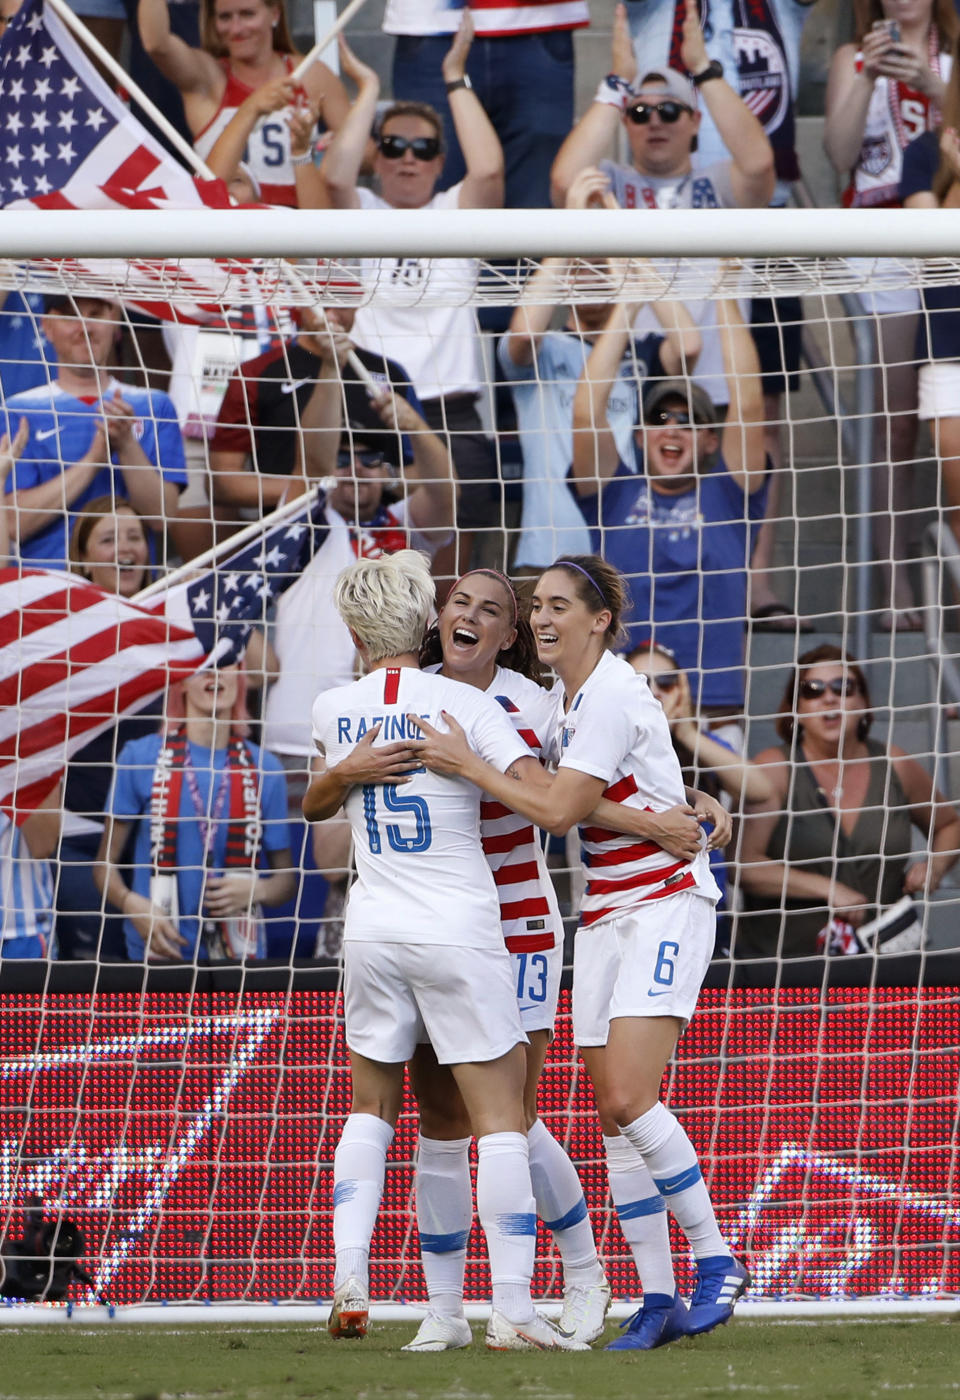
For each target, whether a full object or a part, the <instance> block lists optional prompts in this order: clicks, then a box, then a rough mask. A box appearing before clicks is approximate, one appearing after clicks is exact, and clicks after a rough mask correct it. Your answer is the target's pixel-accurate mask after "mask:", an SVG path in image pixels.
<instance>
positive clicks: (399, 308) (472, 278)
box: [352, 182, 483, 399]
mask: <svg viewBox="0 0 960 1400" xmlns="http://www.w3.org/2000/svg"><path fill="white" fill-rule="evenodd" d="M462 188H463V185H462V182H461V184H459V185H453V186H451V188H450V189H449V190H444V191H443V193H442V194H435V195H434V196H433V198H432V199H431V200H430V202H429V204H426V205H424V208H426V209H459V207H460V191H461V189H462ZM357 196H358V198H359V200H360V207H361V208H362V209H371V210H374V209H391V208H393V206H392V205H390V204H388V203H387V202H386V200H385V199H381V198H380V196H379V195H377V194H374V193H373V191H372V190H367V189H362V188H358V189H357ZM360 280H361V281H362V282H363V284H364V286H365V287H367V288H370V289H372V288H374V287H375V288H376V289H377V300H378V305H376V306H361V307H360V308H359V309H358V311H357V315H356V320H355V321H354V323H353V332H352V334H353V339H354V340H355V341H356V343H357V344H358V345H360V346H362V347H363V349H364V350H372V351H374V352H375V353H377V354H381V355H385V356H386V357H387V359H390V360H398V361H399V362H400V364H402V365H403V366H404V367H405V369H406V371H407V373H408V374H409V376H410V379H411V382H412V383H413V387H414V388H415V389H416V391H417V393H418V395H419V396H420V398H421V399H435V398H438V397H439V396H440V395H441V394H478V393H479V392H480V386H481V383H482V380H483V369H482V362H481V358H480V340H479V332H478V327H477V318H476V315H475V313H474V311H473V308H472V307H471V305H470V298H471V296H472V294H473V290H474V288H475V286H476V284H477V261H476V259H475V258H363V259H361V262H360ZM385 301H387V302H388V303H389V304H387V305H384V302H385ZM441 303H446V304H441Z"/></svg>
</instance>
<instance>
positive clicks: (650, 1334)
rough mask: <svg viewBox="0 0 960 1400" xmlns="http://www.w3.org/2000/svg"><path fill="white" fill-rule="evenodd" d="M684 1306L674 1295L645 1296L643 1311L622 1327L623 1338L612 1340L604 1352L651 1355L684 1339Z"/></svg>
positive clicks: (685, 1311) (648, 1294)
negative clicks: (649, 1352)
mask: <svg viewBox="0 0 960 1400" xmlns="http://www.w3.org/2000/svg"><path fill="white" fill-rule="evenodd" d="M687 1316H688V1314H687V1305H686V1303H685V1302H684V1301H683V1299H682V1298H681V1297H680V1294H679V1293H675V1294H674V1296H673V1297H672V1298H671V1297H670V1295H669V1294H668V1293H646V1294H644V1299H643V1307H642V1308H640V1309H639V1310H638V1311H637V1312H635V1313H634V1314H633V1316H632V1317H628V1318H627V1320H626V1322H624V1323H622V1324H621V1326H622V1328H623V1335H622V1336H620V1337H616V1338H614V1340H613V1341H612V1342H608V1343H607V1345H606V1346H605V1347H604V1351H653V1350H654V1348H655V1347H665V1346H666V1345H667V1343H668V1342H675V1341H676V1340H677V1338H678V1337H685V1336H686V1335H687Z"/></svg>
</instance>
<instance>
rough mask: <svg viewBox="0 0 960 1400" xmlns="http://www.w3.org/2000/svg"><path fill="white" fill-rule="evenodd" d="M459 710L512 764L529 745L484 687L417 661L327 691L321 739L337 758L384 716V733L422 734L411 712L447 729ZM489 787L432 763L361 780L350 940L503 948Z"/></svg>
mask: <svg viewBox="0 0 960 1400" xmlns="http://www.w3.org/2000/svg"><path fill="white" fill-rule="evenodd" d="M441 710H446V711H447V713H448V714H451V715H453V717H454V718H455V719H456V721H457V722H458V724H460V725H461V726H462V727H463V729H464V730H465V732H466V736H467V742H468V743H469V744H470V746H471V748H473V749H475V750H476V751H477V752H478V753H479V754H480V755H481V756H482V757H483V758H484V759H486V761H487V762H488V763H492V764H495V765H496V767H497V768H500V769H502V770H506V769H507V768H509V767H510V764H511V763H514V762H515V761H516V760H517V759H518V758H523V757H525V756H526V755H527V754H528V753H529V749H528V748H527V745H526V744H525V743H524V741H523V740H522V739H521V738H520V736H519V735H518V734H517V732H516V730H515V729H514V727H513V725H512V724H511V723H510V721H509V720H508V719H507V717H506V715H505V714H504V712H503V710H502V709H501V707H500V706H499V705H498V704H497V703H496V702H495V701H494V700H491V699H490V698H489V696H486V695H483V694H482V693H481V692H480V691H479V690H477V689H476V688H475V687H474V686H470V685H464V684H463V683H462V682H461V681H453V680H447V679H446V677H444V676H435V675H429V674H427V673H425V672H423V671H419V670H417V669H415V668H414V667H412V666H404V667H398V668H382V667H381V668H380V669H379V670H376V671H372V672H371V673H370V675H368V676H364V677H363V679H362V680H359V681H355V682H354V683H353V684H352V685H349V686H339V687H337V689H335V690H327V691H324V693H323V694H322V695H318V696H317V699H316V700H315V701H314V705H313V738H314V742H315V743H316V745H317V746H318V748H319V750H320V751H321V752H323V753H324V754H325V755H326V758H327V762H328V763H329V765H330V766H331V767H334V766H335V765H336V764H337V763H339V762H340V761H341V760H342V759H343V758H345V757H346V755H347V754H348V753H349V752H350V751H351V749H352V748H353V747H354V745H355V744H356V743H357V742H358V741H359V740H360V739H362V738H363V736H364V734H365V733H366V732H367V730H368V729H370V728H372V727H373V725H374V724H376V723H377V721H378V720H382V721H383V727H382V729H381V731H380V734H379V736H378V738H377V743H381V744H388V743H393V742H396V741H397V740H400V739H404V738H407V737H409V736H410V735H411V734H412V735H414V736H416V735H418V732H419V731H417V729H416V728H415V727H412V726H410V725H409V723H408V721H407V718H406V717H407V715H408V714H415V715H420V716H421V717H422V718H424V719H426V720H428V721H429V722H430V723H431V724H433V725H435V726H437V727H438V728H441V729H442V728H444V724H443V720H442V719H441V718H440V712H441ZM480 796H481V794H480V790H479V788H476V787H474V785H473V784H472V783H468V782H466V781H465V780H464V779H463V778H451V777H444V776H442V775H440V774H436V773H430V772H428V771H427V770H426V769H421V770H420V771H419V772H417V773H415V774H414V775H413V777H412V780H411V781H410V782H409V783H405V784H403V785H402V786H398V787H390V786H387V785H386V784H381V785H378V786H375V785H373V784H370V785H367V786H364V787H362V788H361V787H354V788H353V789H351V791H350V794H349V796H348V797H347V801H346V804H345V809H346V813H347V816H348V818H349V819H350V826H351V828H352V831H353V842H354V851H355V853H356V860H357V879H356V881H355V882H354V884H353V885H352V886H351V889H350V894H349V897H348V900H347V912H346V922H345V925H344V939H345V940H347V941H358V942H376V943H420V944H422V943H430V944H439V945H444V946H450V945H460V946H463V947H464V948H490V949H492V950H500V949H502V948H503V933H502V930H501V927H500V904H499V900H498V899H497V891H496V886H495V884H494V881H493V875H492V874H491V871H490V867H489V865H488V864H487V860H486V858H485V856H484V854H483V851H482V849H481V846H480Z"/></svg>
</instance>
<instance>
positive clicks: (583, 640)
mask: <svg viewBox="0 0 960 1400" xmlns="http://www.w3.org/2000/svg"><path fill="white" fill-rule="evenodd" d="M625 602H626V594H625V589H624V585H623V579H622V577H621V575H620V574H619V573H618V572H617V570H616V569H614V568H613V567H612V566H610V565H608V564H606V563H605V562H604V561H603V560H602V559H600V558H598V557H597V556H595V555H584V556H579V557H567V558H563V559H559V560H557V562H556V563H555V564H553V565H552V566H551V567H550V568H549V569H547V570H546V572H545V573H544V574H543V575H542V576H541V577H540V579H539V580H538V582H537V585H536V589H535V591H534V595H533V610H532V616H531V622H532V626H533V632H534V635H535V637H536V640H537V649H538V652H539V655H540V659H541V661H543V662H545V663H546V664H548V665H550V666H552V667H553V669H554V670H555V671H556V673H557V675H558V677H559V680H558V682H557V686H556V688H555V696H556V702H557V710H556V729H555V734H554V745H555V751H554V754H553V756H554V758H555V759H556V760H557V772H556V776H555V778H554V780H553V781H552V783H550V784H549V786H547V785H546V784H544V783H543V782H541V781H539V780H538V781H537V782H535V783H531V782H530V781H529V780H528V779H527V778H526V777H523V778H521V779H520V780H519V781H518V780H516V778H515V777H514V776H505V775H504V773H503V772H501V771H498V770H497V769H495V768H494V767H492V766H491V765H490V764H488V763H486V762H484V761H483V759H482V757H481V756H480V755H479V754H478V753H475V752H473V751H472V750H471V749H470V747H469V745H468V743H467V741H466V736H465V735H463V734H461V733H460V732H459V726H458V724H457V722H456V720H455V718H454V717H453V716H446V715H445V716H444V717H443V718H444V722H445V724H446V726H447V728H448V730H449V732H448V733H441V732H439V731H438V730H437V728H436V726H435V725H434V724H433V723H431V722H430V721H429V719H427V720H424V721H423V722H421V724H420V728H421V729H422V731H423V732H424V734H425V735H426V738H425V740H424V741H423V742H422V743H420V744H417V745H415V746H414V747H415V750H416V751H417V753H418V754H419V756H420V757H421V758H422V760H423V761H424V762H425V763H426V764H427V766H428V767H430V768H432V769H433V770H434V771H436V772H441V773H446V774H449V775H455V776H459V777H464V778H468V779H469V780H470V781H471V782H473V783H476V784H477V785H478V786H480V787H482V788H484V790H485V791H486V792H487V794H488V795H489V797H490V798H491V799H494V800H496V801H499V802H503V803H505V804H509V805H510V806H511V807H512V808H514V809H515V810H516V811H518V812H522V813H523V815H524V816H527V817H529V818H530V820H531V821H533V822H535V823H536V824H537V825H539V826H543V827H545V828H546V829H547V830H548V831H550V832H552V833H556V834H558V835H562V834H564V833H565V832H566V831H567V830H568V829H569V828H570V827H571V826H573V825H574V824H575V823H578V822H579V823H583V822H584V820H585V818H587V817H588V816H590V814H591V813H592V812H593V810H594V808H595V807H596V805H597V802H598V801H599V799H600V798H601V797H606V798H607V799H608V800H609V801H611V802H614V803H620V804H622V805H623V806H624V807H633V808H637V809H643V808H649V809H652V811H653V813H657V812H664V811H665V810H667V809H671V808H673V807H675V805H676V804H677V803H679V802H680V801H681V799H682V795H683V787H682V779H681V774H680V767H679V763H678V761H677V759H676V755H675V754H674V752H673V747H672V745H671V743H670V735H669V728H668V725H667V722H666V719H665V718H664V715H663V711H662V709H661V708H660V706H659V704H657V703H656V701H655V700H654V699H653V697H652V695H651V692H650V690H649V687H648V686H647V684H646V681H645V679H644V678H642V677H640V676H638V674H637V673H636V672H635V671H633V668H632V667H630V666H628V664H627V663H626V662H625V661H623V660H621V659H619V658H617V657H615V656H613V655H612V654H611V651H610V648H611V647H612V646H613V645H615V643H616V640H617V636H618V632H619V626H620V617H621V614H622V612H623V609H624V606H625ZM581 840H582V847H583V852H584V865H585V875H586V880H587V887H586V893H585V895H584V900H583V907H582V910H581V915H580V927H579V929H578V932H577V940H576V948H575V953H574V979H573V1028H574V1037H575V1040H576V1043H577V1045H578V1046H579V1048H580V1052H581V1054H582V1056H583V1060H584V1064H585V1065H586V1068H587V1072H588V1074H589V1075H590V1079H591V1081H592V1084H593V1088H594V1093H595V1096H596V1100H597V1107H598V1110H599V1113H600V1119H601V1125H602V1128H603V1133H604V1143H605V1147H606V1153H607V1163H608V1169H609V1174H610V1187H611V1194H612V1196H613V1200H614V1205H615V1206H616V1208H617V1211H618V1215H619V1217H620V1222H621V1225H622V1227H623V1230H624V1235H625V1237H626V1239H627V1241H628V1243H629V1244H630V1246H631V1249H632V1251H633V1254H634V1258H635V1260H636V1262H637V1267H638V1271H639V1273H640V1280H641V1283H642V1285H643V1306H642V1307H641V1308H640V1309H639V1311H638V1312H637V1313H636V1314H635V1315H634V1317H633V1318H631V1319H630V1321H629V1323H628V1325H627V1329H626V1331H625V1333H624V1335H623V1336H622V1337H620V1338H618V1339H617V1340H616V1341H614V1342H612V1343H610V1347H611V1349H614V1350H624V1349H638V1350H649V1349H652V1348H653V1347H657V1346H662V1345H663V1344H664V1343H666V1342H669V1341H673V1340H674V1339H675V1338H677V1337H680V1336H683V1335H690V1334H697V1333H701V1332H709V1331H711V1330H712V1329H713V1328H714V1327H716V1326H718V1325H719V1324H720V1323H723V1322H727V1321H728V1320H729V1318H730V1317H731V1316H732V1313H733V1307H734V1304H735V1303H736V1301H737V1299H738V1298H739V1297H740V1296H741V1294H742V1293H743V1292H744V1291H745V1289H746V1287H747V1286H748V1284H749V1281H750V1280H749V1275H748V1273H747V1270H746V1269H745V1268H744V1266H743V1265H742V1264H741V1263H740V1262H739V1261H738V1260H736V1259H734V1258H733V1257H732V1255H731V1253H730V1250H729V1247H728V1246H727V1244H726V1243H725V1241H724V1239H723V1237H722V1235H721V1234H720V1231H719V1228H718V1226H717V1221H716V1217H715V1215H714V1211H713V1206H712V1204H711V1201H710V1197H709V1195H708V1193H707V1189H706V1186H705V1184H704V1181H703V1178H702V1175H701V1171H700V1166H699V1164H698V1161H697V1156H696V1152H695V1150H694V1148H693V1145H692V1143H691V1142H690V1140H689V1138H688V1137H687V1135H686V1133H685V1132H684V1130H683V1128H682V1127H681V1125H680V1124H679V1123H678V1122H677V1120H676V1119H675V1118H674V1117H673V1115H672V1114H671V1113H670V1111H669V1110H668V1109H667V1107H666V1105H664V1104H662V1103H660V1101H659V1094H660V1084H661V1080H662V1077H663V1071H664V1069H665V1068H666V1065H667V1063H668V1061H669V1059H670V1057H671V1055H672V1054H673V1051H674V1049H675V1046H676V1043H677V1040H678V1038H679V1036H680V1033H681V1032H682V1031H683V1029H684V1027H685V1026H686V1024H687V1022H688V1021H689V1019H690V1017H691V1016H692V1014H693V1011H694V1009H695V1007H696V1003H697V997H698V994H699V990H700V986H701V983H702V981H703V977H704V974H705V972H706V969H707V965H708V963H709V960H710V955H711V952H712V950H713V945H714V924H715V918H714V909H713V906H714V903H715V901H716V899H717V895H718V891H717V887H716V884H715V883H714V880H713V877H712V875H711V874H710V869H709V862H708V859H707V854H706V851H705V850H703V851H698V853H697V854H696V855H695V856H693V857H692V858H691V857H680V858H677V857H675V856H674V855H673V854H672V853H671V852H670V850H669V849H668V848H666V847H665V846H664V845H663V843H662V842H660V841H658V840H657V839H648V840H646V841H642V842H639V843H638V842H637V841H636V840H635V839H631V838H630V837H628V836H623V835H618V834H617V832H616V831H615V830H613V829H611V828H610V827H609V824H605V825H599V824H595V823H594V821H593V820H591V823H590V825H586V826H581ZM668 1208H669V1210H670V1211H671V1212H672V1213H673V1215H674V1217H675V1219H676V1220H677V1223H678V1224H679V1226H680V1228H681V1229H682V1230H683V1232H684V1234H685V1235H686V1237H687V1239H688V1241H689V1243H690V1247H691V1249H692V1250H693V1254H694V1256H695V1259H696V1265H697V1284H696V1287H695V1289H694V1293H693V1297H692V1299H691V1302H690V1307H689V1311H688V1309H687V1307H686V1305H685V1304H684V1303H683V1301H682V1299H681V1298H680V1296H679V1293H678V1292H677V1290H676V1282H675V1278H674V1273H673V1265H672V1261H671V1257H670V1243H669V1235H668V1231H667V1223H666V1214H665V1212H666V1210H667V1209H668Z"/></svg>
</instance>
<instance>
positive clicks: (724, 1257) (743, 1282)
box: [687, 1254, 753, 1337]
mask: <svg viewBox="0 0 960 1400" xmlns="http://www.w3.org/2000/svg"><path fill="white" fill-rule="evenodd" d="M752 1282H753V1280H752V1279H751V1277H750V1271H749V1269H748V1268H747V1267H746V1265H745V1264H741V1263H740V1260H739V1259H734V1258H733V1256H732V1255H730V1254H721V1255H719V1256H716V1257H714V1258H713V1259H700V1260H698V1261H697V1286H696V1288H695V1289H694V1290H693V1297H692V1298H691V1299H690V1314H689V1318H688V1320H687V1332H688V1333H689V1334H690V1336H691V1337H698V1336H699V1335H700V1334H701V1333H702V1332H712V1331H713V1329H714V1328H715V1327H720V1326H721V1325H722V1324H723V1323H724V1322H729V1321H730V1319H731V1317H733V1309H734V1307H735V1306H736V1302H737V1299H738V1298H741V1297H742V1296H743V1294H744V1293H746V1291H747V1289H748V1288H749V1287H750V1284H751V1283H752Z"/></svg>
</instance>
